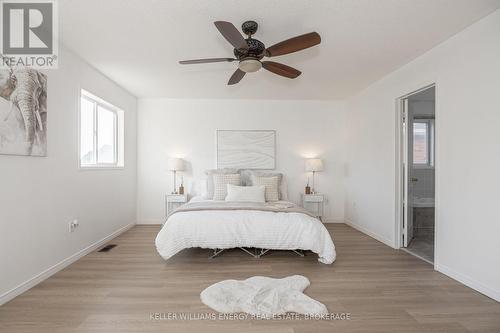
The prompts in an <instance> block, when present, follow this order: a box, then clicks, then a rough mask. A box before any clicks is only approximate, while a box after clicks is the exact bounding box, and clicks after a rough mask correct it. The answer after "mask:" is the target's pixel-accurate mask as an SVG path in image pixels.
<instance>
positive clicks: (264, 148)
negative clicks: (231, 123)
mask: <svg viewBox="0 0 500 333" xmlns="http://www.w3.org/2000/svg"><path fill="white" fill-rule="evenodd" d="M216 136H217V168H218V169H222V168H237V169H275V168H276V131H274V130H217V133H216Z"/></svg>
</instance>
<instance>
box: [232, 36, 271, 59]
mask: <svg viewBox="0 0 500 333" xmlns="http://www.w3.org/2000/svg"><path fill="white" fill-rule="evenodd" d="M246 42H247V45H248V49H247V50H242V49H234V56H235V57H236V58H238V59H240V60H241V59H243V58H246V57H252V58H257V59H262V58H263V57H264V51H265V50H266V46H265V45H264V43H262V42H261V41H260V40H258V39H254V38H251V37H249V38H247V39H246Z"/></svg>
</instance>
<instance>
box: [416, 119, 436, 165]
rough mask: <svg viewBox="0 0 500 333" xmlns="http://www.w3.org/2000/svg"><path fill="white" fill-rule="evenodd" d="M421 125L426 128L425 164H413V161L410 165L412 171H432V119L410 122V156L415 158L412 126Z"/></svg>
mask: <svg viewBox="0 0 500 333" xmlns="http://www.w3.org/2000/svg"><path fill="white" fill-rule="evenodd" d="M415 123H423V124H426V127H427V142H426V145H427V163H415V159H413V161H412V164H413V168H414V169H434V149H435V148H434V119H432V118H414V119H413V122H412V150H413V151H412V155H413V156H415V154H414V153H415V141H414V140H413V137H414V124H415Z"/></svg>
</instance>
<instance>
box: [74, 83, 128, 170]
mask: <svg viewBox="0 0 500 333" xmlns="http://www.w3.org/2000/svg"><path fill="white" fill-rule="evenodd" d="M83 99H85V100H87V101H89V102H91V103H92V104H93V110H92V118H93V119H92V120H93V126H92V127H93V153H94V161H95V163H92V164H83V163H82V158H81V153H82V152H81V150H82V146H81V144H82V128H81V125H82V123H81V122H82V100H83ZM99 107H101V108H102V109H104V110H106V111H109V112H112V113H113V142H114V147H113V160H114V162H113V163H99V162H98V158H99V155H98V154H99V152H98V149H97V147H98V146H99V135H98V131H99V120H98V119H99V117H98V113H99V111H98V110H99ZM78 109H79V116H78V168H79V169H80V170H103V169H104V170H109V169H124V165H123V163H120V158H119V151H120V149H123V148H122V147H121V144H120V140H119V128H118V125H119V112H123V111H121V109H119V108H117V107H116V106H114V105H113V104H111V103H109V102H106V101H105V100H103V99H102V98H100V97H98V96H96V95H94V94H92V93H90V92H88V91H87V90H85V89H80V98H79V100H78Z"/></svg>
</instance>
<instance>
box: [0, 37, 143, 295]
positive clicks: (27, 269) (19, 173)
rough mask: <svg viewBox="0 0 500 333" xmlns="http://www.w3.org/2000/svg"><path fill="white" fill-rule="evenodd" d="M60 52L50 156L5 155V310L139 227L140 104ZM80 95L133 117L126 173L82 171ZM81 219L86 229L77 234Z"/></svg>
mask: <svg viewBox="0 0 500 333" xmlns="http://www.w3.org/2000/svg"><path fill="white" fill-rule="evenodd" d="M59 53H60V54H59V69H57V70H50V71H47V76H48V107H47V111H48V122H47V126H48V157H24V156H7V155H0V184H1V185H0V207H1V209H0V304H1V303H2V302H4V301H6V300H8V299H10V298H11V297H12V296H15V294H16V293H18V292H19V291H20V290H22V289H23V288H24V287H26V286H29V285H30V283H31V284H32V283H34V282H36V281H37V279H36V278H35V277H36V276H37V275H38V274H40V273H42V272H44V271H46V270H48V269H50V268H51V267H53V266H54V265H56V264H58V263H60V262H61V261H63V260H64V259H67V258H69V257H70V256H72V255H74V254H76V253H78V252H79V251H81V250H82V249H85V248H86V247H88V246H90V245H92V244H94V243H95V242H97V241H99V240H101V239H102V238H104V237H106V236H108V235H110V234H112V233H113V232H116V231H117V230H119V229H120V228H123V227H125V226H127V225H128V224H130V223H135V212H136V176H137V172H136V170H137V169H136V165H137V159H136V157H137V156H136V125H137V122H136V109H137V100H136V98H135V97H133V96H131V95H130V94H129V93H127V92H126V91H124V90H123V89H121V88H120V87H118V86H117V85H116V84H114V83H113V82H112V81H110V80H109V79H107V78H106V77H104V76H103V75H102V74H100V73H99V72H97V71H96V70H94V69H93V68H91V67H90V66H89V65H87V64H86V63H84V62H83V61H82V60H80V59H79V58H77V57H76V56H75V55H73V54H71V53H69V52H68V51H66V49H65V48H63V47H61V48H60V52H59ZM80 88H84V89H86V90H88V91H90V92H92V93H94V94H96V95H98V96H100V97H102V98H104V99H106V100H108V101H109V102H111V103H113V104H115V105H117V106H118V107H120V108H122V109H123V110H124V111H125V126H126V128H125V141H126V142H125V145H126V147H125V169H124V170H108V171H79V170H78V107H79V94H80ZM74 218H78V219H79V220H80V226H79V228H78V229H77V230H76V231H75V232H73V233H69V232H68V223H69V221H71V220H72V219H74ZM44 276H46V274H45V275H44ZM33 278H35V279H34V280H33V281H31V282H28V283H27V285H24V286H23V285H22V284H23V283H25V282H27V281H29V280H30V279H33ZM16 287H19V288H18V289H15V288H16ZM13 289H14V290H13ZM9 291H11V292H10V293H9Z"/></svg>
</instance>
